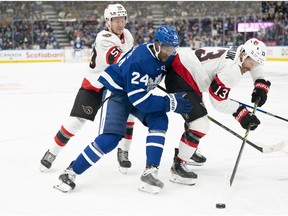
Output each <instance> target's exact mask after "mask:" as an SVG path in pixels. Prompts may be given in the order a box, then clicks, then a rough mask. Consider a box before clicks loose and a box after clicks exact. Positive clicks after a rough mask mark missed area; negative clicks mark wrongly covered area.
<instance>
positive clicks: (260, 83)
mask: <svg viewBox="0 0 288 216" xmlns="http://www.w3.org/2000/svg"><path fill="white" fill-rule="evenodd" d="M251 76H252V79H253V80H254V89H253V92H252V95H251V102H252V103H255V102H256V101H257V99H258V98H260V101H259V103H258V106H259V107H261V106H262V105H263V104H265V102H266V100H267V94H268V92H269V90H270V86H271V82H270V81H269V80H268V79H267V78H266V75H265V73H264V71H263V67H262V66H261V65H260V66H258V67H257V68H255V69H254V70H253V71H251Z"/></svg>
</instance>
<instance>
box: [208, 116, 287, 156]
mask: <svg viewBox="0 0 288 216" xmlns="http://www.w3.org/2000/svg"><path fill="white" fill-rule="evenodd" d="M208 119H209V120H210V121H212V122H213V123H215V124H217V125H218V126H220V127H221V128H223V129H224V130H226V131H228V132H229V133H231V134H233V135H234V136H236V137H238V138H239V139H241V140H244V137H242V136H241V135H239V134H238V133H236V132H235V131H233V130H231V129H230V128H228V127H226V126H225V125H223V124H221V123H220V122H219V121H217V120H215V119H214V118H212V117H211V116H208ZM246 142H247V143H248V144H249V145H250V146H252V147H253V148H255V149H257V150H258V151H260V152H262V153H265V154H266V153H272V152H276V151H279V150H280V149H282V148H283V147H284V145H285V143H286V142H285V141H281V142H279V143H276V144H274V145H271V146H259V145H256V144H254V143H253V142H251V141H249V140H248V139H247V140H246Z"/></svg>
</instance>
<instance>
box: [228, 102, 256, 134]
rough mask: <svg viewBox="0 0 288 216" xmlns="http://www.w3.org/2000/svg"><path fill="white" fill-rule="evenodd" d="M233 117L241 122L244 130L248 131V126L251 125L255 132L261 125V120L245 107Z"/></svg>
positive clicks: (240, 108) (239, 109)
mask: <svg viewBox="0 0 288 216" xmlns="http://www.w3.org/2000/svg"><path fill="white" fill-rule="evenodd" d="M233 116H234V117H235V118H236V120H237V121H239V122H240V124H241V126H242V127H243V128H244V129H248V126H249V125H250V124H251V128H250V129H251V130H255V129H256V128H257V127H258V125H259V124H260V120H259V119H258V118H257V116H256V115H254V114H253V113H252V112H249V111H248V109H247V108H246V107H245V106H243V105H242V106H240V107H239V108H238V109H237V111H236V112H235V113H233Z"/></svg>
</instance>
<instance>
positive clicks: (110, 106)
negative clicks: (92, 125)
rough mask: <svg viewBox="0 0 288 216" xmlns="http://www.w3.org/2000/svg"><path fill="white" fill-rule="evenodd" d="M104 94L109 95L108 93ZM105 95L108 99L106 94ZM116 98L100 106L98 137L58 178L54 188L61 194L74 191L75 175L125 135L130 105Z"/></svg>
mask: <svg viewBox="0 0 288 216" xmlns="http://www.w3.org/2000/svg"><path fill="white" fill-rule="evenodd" d="M105 92H108V93H109V94H110V92H109V91H105ZM105 95H106V96H107V97H110V95H108V94H105ZM117 96H118V95H117ZM117 96H115V95H113V96H111V97H110V99H109V100H107V101H106V102H105V103H104V104H103V106H102V109H101V118H100V119H101V122H100V125H101V127H100V135H99V136H97V137H96V138H95V140H94V141H93V142H92V143H90V144H89V145H88V146H87V147H86V148H85V149H84V150H83V151H82V153H81V154H79V156H78V157H77V158H76V160H75V161H73V162H71V164H70V166H69V167H68V168H67V169H66V170H65V171H64V172H63V173H62V174H61V175H60V176H59V179H60V184H58V185H56V186H55V188H57V189H59V190H61V191H63V192H68V191H70V190H72V189H74V188H75V186H76V184H75V179H76V175H80V174H82V173H83V172H85V171H86V170H87V169H88V168H90V167H91V166H92V165H94V164H95V163H96V162H97V161H99V159H100V158H101V157H102V156H104V155H105V154H107V153H109V152H111V151H112V150H113V149H114V148H115V147H116V146H117V145H118V143H119V141H120V140H121V139H122V137H123V136H124V134H125V129H126V121H127V118H128V115H129V112H130V110H129V109H130V107H129V106H130V103H129V101H128V98H127V96H125V95H124V96H123V95H120V96H119V97H117ZM126 102H127V103H126Z"/></svg>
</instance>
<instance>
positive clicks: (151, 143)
mask: <svg viewBox="0 0 288 216" xmlns="http://www.w3.org/2000/svg"><path fill="white" fill-rule="evenodd" d="M178 44H179V39H178V34H177V32H176V30H175V29H173V28H172V27H170V26H161V27H160V28H159V29H157V30H156V32H155V35H154V42H153V43H149V44H141V45H138V46H137V47H135V48H134V49H132V50H130V51H129V52H128V53H126V54H125V55H124V56H123V58H122V59H121V60H120V61H119V62H118V63H117V64H113V65H110V66H108V68H106V69H105V72H104V73H102V74H101V76H100V77H99V79H98V80H99V81H100V82H101V83H102V84H103V85H104V86H105V87H106V88H107V90H106V92H105V95H104V98H103V100H104V101H105V100H106V101H105V102H104V104H103V107H102V117H101V120H102V122H101V127H100V130H101V132H100V135H99V136H98V137H96V139H95V140H94V142H92V143H91V144H89V145H88V146H87V147H86V148H85V149H84V151H83V152H82V153H81V154H80V155H79V156H78V157H77V159H76V160H75V161H73V162H72V163H71V164H70V166H69V167H68V168H67V169H66V170H65V171H64V172H63V173H62V174H61V175H60V176H59V179H60V181H61V182H60V184H58V185H56V186H55V188H57V189H59V190H61V191H63V192H68V191H70V190H71V189H74V188H75V186H76V184H75V178H76V175H80V174H82V173H83V172H84V171H85V170H87V169H88V168H89V167H91V166H92V165H93V164H95V163H96V162H97V161H98V160H99V159H100V158H101V157H102V156H104V155H105V154H107V153H109V152H110V151H112V150H113V149H114V148H115V147H116V146H117V145H118V142H119V141H120V140H121V139H122V137H123V136H124V134H125V127H126V121H127V118H128V115H129V113H131V114H133V115H134V116H136V117H137V118H138V119H139V120H140V121H141V122H142V123H143V124H144V125H145V126H147V127H148V131H149V132H148V135H147V138H146V168H145V170H144V172H143V175H142V176H141V184H140V186H139V188H138V189H139V190H141V191H145V192H149V193H158V192H159V191H160V189H162V188H163V186H164V184H163V182H161V181H160V180H159V179H158V177H157V174H158V167H159V165H160V160H161V156H162V152H163V148H164V142H165V133H166V131H167V128H168V117H167V114H166V112H169V111H172V112H176V113H180V114H183V113H187V112H189V111H190V110H191V109H192V106H191V104H190V102H189V100H187V99H186V98H184V96H185V93H184V92H179V93H176V94H168V95H166V96H157V95H153V94H152V93H151V90H153V89H154V88H156V86H157V85H158V84H159V83H160V82H161V80H162V78H163V77H164V75H165V73H166V71H167V68H168V67H170V66H171V62H172V60H173V58H174V54H175V52H176V48H177V47H178ZM106 114H108V115H106Z"/></svg>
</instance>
